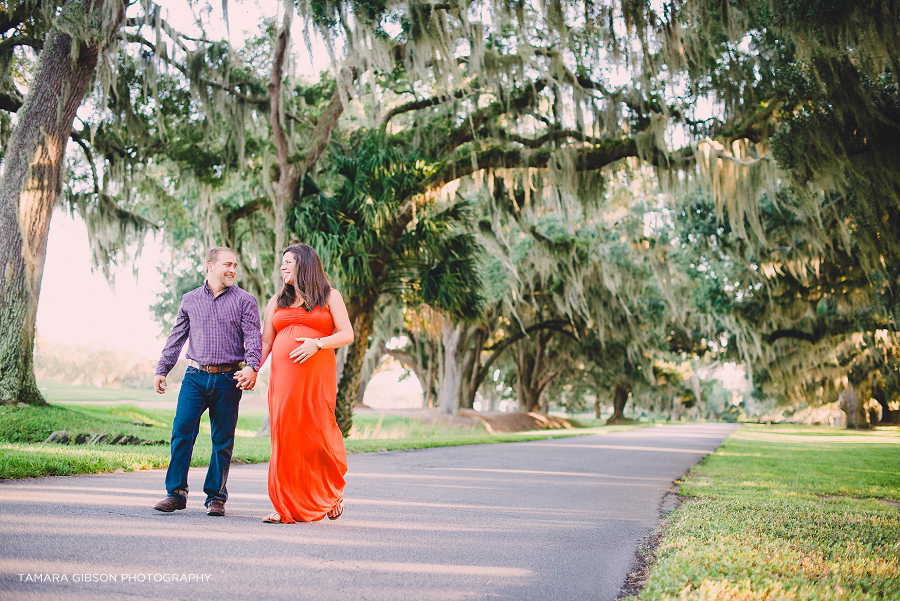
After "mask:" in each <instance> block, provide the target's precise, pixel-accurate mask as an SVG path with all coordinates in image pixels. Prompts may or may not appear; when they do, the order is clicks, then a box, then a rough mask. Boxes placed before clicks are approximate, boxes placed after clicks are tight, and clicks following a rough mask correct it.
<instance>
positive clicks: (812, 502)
mask: <svg viewBox="0 0 900 601" xmlns="http://www.w3.org/2000/svg"><path fill="white" fill-rule="evenodd" d="M680 492H681V494H682V495H685V496H687V497H689V498H691V499H692V500H690V501H688V502H686V503H685V504H684V505H682V507H681V508H680V509H678V510H677V511H676V512H674V513H672V514H670V516H669V518H668V521H667V524H666V526H665V531H664V538H663V540H662V542H661V543H660V545H659V547H658V548H657V550H656V558H657V562H656V564H655V565H654V566H653V568H652V570H651V572H650V577H649V579H648V580H647V582H646V584H645V587H644V589H643V590H642V591H641V592H640V594H639V595H638V598H639V599H641V600H643V601H662V600H667V601H668V600H672V601H674V600H676V599H677V600H678V601H688V600H698V601H699V600H704V601H713V600H720V599H721V600H726V601H751V600H752V601H762V600H765V601H782V600H784V601H788V600H789V601H807V600H808V601H821V600H825V601H828V600H834V601H839V600H840V601H853V600H857V599H859V600H861V599H900V507H896V506H891V505H889V504H887V503H885V502H883V501H885V500H887V501H895V502H900V430H898V429H897V428H889V429H888V428H886V429H881V430H876V431H873V432H852V431H846V430H836V429H830V428H821V427H801V426H768V427H767V426H753V425H746V426H743V427H742V428H741V429H740V430H738V431H737V432H735V433H734V434H733V435H732V436H731V437H729V438H728V439H727V440H726V441H725V442H724V443H723V445H722V446H721V447H720V448H719V450H718V451H716V453H714V454H713V455H710V456H709V457H707V458H706V459H705V460H704V461H703V462H701V463H700V464H699V465H697V466H696V467H695V468H694V469H692V470H691V471H690V473H689V474H688V475H687V476H686V477H685V478H684V480H683V482H682V483H681V491H680Z"/></svg>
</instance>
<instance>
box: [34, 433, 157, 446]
mask: <svg viewBox="0 0 900 601" xmlns="http://www.w3.org/2000/svg"><path fill="white" fill-rule="evenodd" d="M44 442H55V443H57V444H69V445H72V444H78V445H91V444H118V445H131V444H136V445H163V444H164V445H167V444H169V443H168V441H165V440H144V439H143V438H139V437H137V436H129V435H127V434H122V435H115V434H84V433H76V432H70V431H68V430H57V431H56V432H53V433H52V434H51V435H50V436H48V437H47V438H46V440H44Z"/></svg>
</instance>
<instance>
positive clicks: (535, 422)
mask: <svg viewBox="0 0 900 601" xmlns="http://www.w3.org/2000/svg"><path fill="white" fill-rule="evenodd" d="M353 410H354V411H357V412H359V413H369V412H376V413H389V414H391V415H402V416H403V417H408V418H412V419H418V420H419V421H421V422H422V423H423V424H435V423H438V424H444V425H448V426H455V427H459V428H472V429H475V428H477V427H478V425H479V424H481V425H482V426H484V428H485V429H486V430H487V431H488V433H490V434H499V433H501V432H524V431H527V430H573V429H575V427H576V426H575V424H574V423H572V422H570V421H569V420H566V419H563V418H561V417H553V416H552V415H543V414H540V413H530V412H529V413H523V412H520V411H510V412H501V411H472V410H471V409H463V410H461V411H460V412H459V415H447V414H446V413H441V412H440V411H439V410H438V409H388V410H384V409H373V408H371V407H367V406H365V405H362V404H357V405H356V406H355V407H354V408H353Z"/></svg>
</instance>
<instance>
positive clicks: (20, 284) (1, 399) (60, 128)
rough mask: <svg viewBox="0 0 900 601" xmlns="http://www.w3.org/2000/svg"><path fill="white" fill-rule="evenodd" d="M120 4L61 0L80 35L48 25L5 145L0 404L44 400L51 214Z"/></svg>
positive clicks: (0, 201) (0, 185) (0, 217)
mask: <svg viewBox="0 0 900 601" xmlns="http://www.w3.org/2000/svg"><path fill="white" fill-rule="evenodd" d="M124 8H125V7H124V4H122V3H121V2H120V1H116V0H107V1H105V2H104V1H103V0H84V1H81V2H79V1H76V0H70V2H67V3H66V5H65V6H64V7H63V12H62V14H61V15H60V16H59V17H57V20H58V22H62V23H66V24H67V26H66V29H68V30H71V29H72V28H73V25H74V26H75V28H76V29H78V30H80V31H84V32H85V33H86V34H87V35H86V36H85V40H84V41H80V40H73V38H72V36H71V35H70V34H69V33H64V32H63V31H61V30H58V29H56V28H54V29H53V30H51V31H50V33H49V35H48V36H47V40H46V42H45V44H44V50H43V52H42V53H41V58H40V64H39V66H38V70H37V74H36V75H35V78H34V82H33V83H32V86H31V90H30V91H29V93H28V97H27V98H26V100H25V104H23V105H22V108H21V109H19V111H18V114H17V124H16V127H15V130H14V131H13V133H12V136H11V137H10V140H9V145H8V146H7V148H6V154H5V157H4V160H3V174H2V176H0V270H2V271H0V273H2V278H0V404H14V403H17V402H24V403H29V404H36V405H43V404H46V401H45V400H44V399H43V397H42V396H41V393H40V392H39V391H38V388H37V383H36V382H35V379H34V336H35V317H36V315H37V304H38V299H39V298H40V292H41V277H42V276H43V272H44V260H45V258H46V254H47V236H48V234H49V230H50V216H51V213H52V211H53V207H54V206H56V203H57V199H58V197H59V195H60V192H61V189H62V174H63V166H64V161H63V159H64V155H65V150H66V143H67V141H68V139H69V135H70V134H71V133H72V120H73V119H74V117H75V112H76V110H77V109H78V107H79V105H80V104H81V101H82V100H83V99H84V95H85V93H86V92H87V89H88V85H89V84H90V82H91V78H92V76H93V74H94V69H95V68H96V66H97V61H98V58H99V56H100V53H101V52H102V51H103V50H104V49H105V48H106V46H107V45H108V44H109V42H110V41H111V40H112V39H113V38H114V36H115V33H116V31H117V30H118V29H119V26H120V25H121V24H122V20H123V19H124V17H125V11H124ZM73 45H77V47H73Z"/></svg>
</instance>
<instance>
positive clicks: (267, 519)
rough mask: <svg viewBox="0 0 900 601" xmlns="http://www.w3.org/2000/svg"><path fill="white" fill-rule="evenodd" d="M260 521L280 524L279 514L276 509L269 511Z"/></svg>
mask: <svg viewBox="0 0 900 601" xmlns="http://www.w3.org/2000/svg"><path fill="white" fill-rule="evenodd" d="M262 521H263V522H265V523H266V524H280V523H281V516H280V515H278V512H277V511H273V512H272V513H270V514H269V515H267V516H266V517H264V518H263V520H262Z"/></svg>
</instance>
